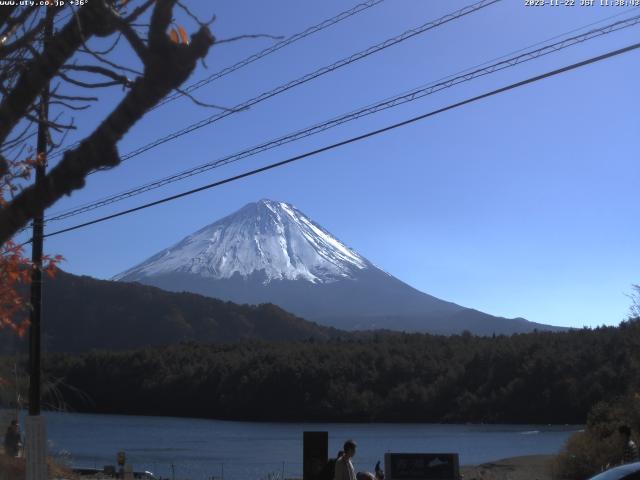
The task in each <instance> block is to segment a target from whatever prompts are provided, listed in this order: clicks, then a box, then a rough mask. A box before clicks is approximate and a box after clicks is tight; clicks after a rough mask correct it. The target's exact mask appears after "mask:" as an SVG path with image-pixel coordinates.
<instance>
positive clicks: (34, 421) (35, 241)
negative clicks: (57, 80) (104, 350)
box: [25, 8, 54, 480]
mask: <svg viewBox="0 0 640 480" xmlns="http://www.w3.org/2000/svg"><path fill="white" fill-rule="evenodd" d="M53 15H54V10H53V8H46V13H45V16H46V17H45V19H46V21H45V27H44V40H43V48H47V45H48V44H49V41H50V40H51V37H52V36H53ZM48 122H49V83H48V82H47V84H46V86H45V87H44V88H43V89H42V93H41V95H40V107H39V112H38V146H37V155H38V156H37V162H36V167H35V170H36V179H35V182H36V183H35V187H36V190H40V191H41V190H42V188H43V186H44V178H45V172H46V164H47V140H48V136H49V126H48ZM43 221H44V210H43V209H40V210H39V211H38V212H37V214H36V215H35V216H34V218H33V236H32V242H31V262H32V263H33V269H32V271H31V317H30V322H31V323H30V326H29V416H28V417H27V420H26V444H25V446H26V452H25V454H26V463H27V472H26V473H27V480H46V478H47V476H48V475H47V473H48V472H47V435H46V424H45V418H44V417H42V416H41V415H40V403H41V391H40V385H41V378H40V371H41V348H40V347H41V342H40V330H41V322H40V321H41V317H42V243H43V234H44V225H43Z"/></svg>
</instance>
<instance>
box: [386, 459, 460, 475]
mask: <svg viewBox="0 0 640 480" xmlns="http://www.w3.org/2000/svg"><path fill="white" fill-rule="evenodd" d="M384 469H385V472H384V473H385V480H459V478H460V468H459V464H458V454H457V453H386V454H385V456H384Z"/></svg>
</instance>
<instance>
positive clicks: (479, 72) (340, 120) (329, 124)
mask: <svg viewBox="0 0 640 480" xmlns="http://www.w3.org/2000/svg"><path fill="white" fill-rule="evenodd" d="M638 23H640V15H638V16H635V17H631V18H628V19H624V20H620V21H618V22H615V23H612V24H609V25H606V26H604V27H601V28H598V29H594V30H590V31H588V32H585V33H583V34H581V35H576V36H573V37H570V38H567V39H565V40H562V41H559V42H556V43H553V44H551V45H546V46H544V47H541V48H538V49H535V50H532V51H528V52H525V53H522V54H520V55H517V56H513V57H508V58H506V59H504V60H502V61H500V62H497V63H494V64H491V65H488V66H485V67H483V68H478V69H476V70H471V71H470V69H467V70H465V71H464V72H467V73H463V74H460V75H457V76H453V77H446V78H445V79H444V80H442V81H436V82H432V83H430V84H427V85H425V86H422V87H418V88H416V89H413V90H410V91H408V92H405V93H403V94H400V95H396V96H395V97H391V98H388V99H386V100H383V101H381V102H378V103H375V104H371V105H368V106H366V107H363V108H360V109H358V110H354V111H352V112H350V113H347V114H344V115H342V116H339V117H335V118H333V119H331V120H328V121H326V122H323V123H319V124H316V125H313V126H311V127H308V128H306V129H303V130H298V131H296V132H293V133H290V134H287V135H285V136H282V137H279V138H276V139H274V140H270V141H268V142H265V143H262V144H260V145H257V146H254V147H251V148H248V149H245V150H242V151H240V152H237V153H234V154H232V155H227V156H226V157H223V158H220V159H217V160H215V161H212V162H208V163H205V164H202V165H199V166H197V167H193V168H190V169H188V170H184V171H182V172H179V173H176V174H173V175H171V176H168V177H164V178H162V179H159V180H156V181H153V182H150V183H147V184H144V185H141V186H139V187H135V188H133V189H130V190H128V191H126V192H122V193H119V194H115V195H111V196H109V197H106V198H104V199H102V200H98V201H95V202H91V203H88V204H85V205H81V206H78V207H75V208H73V209H70V210H67V211H64V212H61V213H58V214H54V215H53V216H51V217H50V218H48V219H47V222H51V221H58V220H63V219H66V218H69V217H73V216H75V215H79V214H81V213H85V212H88V211H91V210H95V209H97V208H100V207H103V206H106V205H109V204H112V203H115V202H118V201H121V200H125V199H128V198H131V197H133V196H136V195H139V194H142V193H145V192H148V191H151V190H155V189H156V188H160V187H162V186H165V185H168V184H170V183H174V182H176V181H179V180H183V179H185V178H189V177H191V176H194V175H198V174H201V173H204V172H207V171H209V170H212V169H215V168H219V167H221V166H223V165H227V164H229V163H232V162H236V161H238V160H241V159H244V158H247V157H250V156H253V155H257V154H259V153H262V152H264V151H267V150H270V149H272V148H275V147H278V146H281V145H284V144H287V143H290V142H293V141H296V140H300V139H302V138H306V137H309V136H311V135H315V134H317V133H320V132H323V131H326V130H328V129H331V128H334V127H336V126H339V125H342V124H344V123H347V122H350V121H353V120H357V119H359V118H362V117H364V116H368V115H371V114H374V113H377V112H380V111H383V110H387V109H389V108H393V107H396V106H398V105H402V104H405V103H409V102H413V101H415V100H418V99H420V98H423V97H425V96H427V95H431V94H433V93H436V92H438V91H441V90H444V89H446V88H451V87H453V86H455V85H458V84H460V83H463V82H468V81H471V80H473V79H475V78H478V77H481V76H485V75H489V74H492V73H495V72H498V71H501V70H504V69H506V68H510V67H514V66H516V65H519V64H521V63H524V62H528V61H530V60H534V59H536V58H539V57H541V56H544V55H548V54H551V53H554V52H557V51H559V50H562V49H564V48H568V47H570V46H573V45H576V44H579V43H582V42H585V41H588V40H591V39H593V38H596V37H599V36H602V35H606V34H609V33H612V32H615V31H618V30H621V29H624V28H628V27H631V26H634V25H637V24H638ZM520 51H521V50H520Z"/></svg>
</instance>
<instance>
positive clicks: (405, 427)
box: [46, 413, 581, 480]
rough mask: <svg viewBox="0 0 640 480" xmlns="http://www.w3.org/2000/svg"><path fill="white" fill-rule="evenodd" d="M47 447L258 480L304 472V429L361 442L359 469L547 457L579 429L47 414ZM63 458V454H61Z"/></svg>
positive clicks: (96, 461) (95, 460)
mask: <svg viewBox="0 0 640 480" xmlns="http://www.w3.org/2000/svg"><path fill="white" fill-rule="evenodd" d="M46 417H47V429H48V436H49V439H50V450H51V453H53V454H56V455H58V454H61V452H69V454H70V455H71V463H72V464H73V465H77V466H85V467H94V466H95V467H97V468H102V467H103V466H104V465H114V464H115V463H116V460H115V458H116V453H117V452H118V451H121V450H122V451H125V452H126V453H127V460H128V462H130V463H132V464H133V465H134V468H135V469H136V470H150V471H152V472H154V473H156V474H159V475H161V476H162V477H168V478H170V479H171V478H175V479H176V480H185V479H190V480H205V479H206V480H210V479H211V478H214V479H216V480H219V479H222V478H224V479H225V480H240V479H242V480H251V479H255V480H261V479H271V480H273V479H281V478H283V474H284V478H289V477H301V476H302V474H301V473H302V432H303V431H305V430H324V431H328V432H329V452H330V454H331V455H334V454H335V452H337V451H338V450H339V449H340V448H341V445H342V443H344V441H345V440H346V439H349V438H353V439H354V440H355V441H356V443H357V444H358V451H357V455H356V458H355V459H354V464H355V467H356V471H357V470H366V471H373V466H374V464H375V462H376V461H377V460H383V457H384V453H385V452H390V451H391V452H441V453H442V452H457V453H459V455H460V463H461V464H463V465H470V464H477V463H481V462H486V461H490V460H497V459H500V458H505V457H512V456H518V455H530V454H551V453H556V452H558V451H559V450H560V448H561V447H562V445H563V444H564V442H565V441H566V439H567V437H568V436H569V435H570V434H571V433H572V432H575V431H577V430H579V429H580V428H581V427H579V426H567V427H563V426H537V425H433V424H303V423H252V422H228V421H218V420H200V419H188V418H166V417H136V416H121V415H87V414H70V413H47V414H46ZM62 454H63V455H64V453H62Z"/></svg>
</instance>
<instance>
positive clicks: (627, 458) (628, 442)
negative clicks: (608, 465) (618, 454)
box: [618, 425, 640, 463]
mask: <svg viewBox="0 0 640 480" xmlns="http://www.w3.org/2000/svg"><path fill="white" fill-rule="evenodd" d="M618 432H619V433H620V435H622V438H623V439H624V450H623V451H622V463H631V462H637V461H638V460H640V453H639V452H638V446H637V445H636V442H634V441H633V440H632V439H631V429H630V428H629V427H628V426H627V425H622V426H620V428H618Z"/></svg>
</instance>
